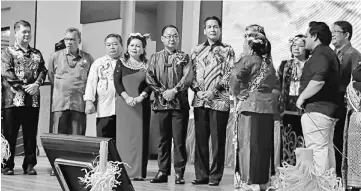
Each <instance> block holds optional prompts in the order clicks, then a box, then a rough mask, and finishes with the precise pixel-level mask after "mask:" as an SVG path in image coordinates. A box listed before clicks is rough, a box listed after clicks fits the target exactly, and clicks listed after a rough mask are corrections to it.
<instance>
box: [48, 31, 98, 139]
mask: <svg viewBox="0 0 361 191" xmlns="http://www.w3.org/2000/svg"><path fill="white" fill-rule="evenodd" d="M64 42H65V45H66V48H65V49H63V50H59V51H57V52H55V53H53V54H52V55H51V57H50V60H49V65H48V70H49V81H50V82H51V84H52V87H53V95H52V100H53V101H52V112H53V133H60V134H73V135H85V127H86V126H85V125H86V115H85V112H84V111H85V102H84V99H83V95H84V94H85V87H86V83H87V79H88V73H89V70H90V65H91V64H92V63H93V58H92V56H90V54H88V53H86V52H84V51H82V50H79V44H80V43H81V34H80V31H79V30H78V29H76V28H69V29H67V30H66V32H65V38H64Z"/></svg>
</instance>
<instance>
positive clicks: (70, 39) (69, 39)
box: [64, 38, 75, 42]
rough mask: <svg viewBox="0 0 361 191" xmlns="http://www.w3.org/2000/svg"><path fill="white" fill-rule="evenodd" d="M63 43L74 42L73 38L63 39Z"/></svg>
mask: <svg viewBox="0 0 361 191" xmlns="http://www.w3.org/2000/svg"><path fill="white" fill-rule="evenodd" d="M64 41H71V42H75V38H64Z"/></svg>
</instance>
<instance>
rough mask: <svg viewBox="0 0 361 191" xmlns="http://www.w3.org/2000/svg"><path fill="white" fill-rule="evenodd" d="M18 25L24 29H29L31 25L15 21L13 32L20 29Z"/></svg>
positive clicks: (26, 22) (22, 21)
mask: <svg viewBox="0 0 361 191" xmlns="http://www.w3.org/2000/svg"><path fill="white" fill-rule="evenodd" d="M20 25H22V26H24V27H29V28H31V25H30V23H29V22H28V21H24V20H20V21H17V22H16V23H15V24H14V31H16V30H17V29H19V28H20Z"/></svg>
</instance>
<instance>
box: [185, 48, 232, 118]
mask: <svg viewBox="0 0 361 191" xmlns="http://www.w3.org/2000/svg"><path fill="white" fill-rule="evenodd" d="M234 58H235V57H234V51H233V48H232V47H231V46H230V45H227V44H224V43H222V42H220V41H217V42H215V43H214V44H212V45H210V44H209V43H208V41H206V42H205V43H202V44H200V45H198V46H196V47H195V48H194V50H193V51H192V54H191V62H192V66H193V67H192V68H193V70H192V71H193V76H194V78H193V83H192V87H191V88H192V90H193V91H194V92H195V93H197V92H198V91H212V92H214V94H215V96H214V98H213V100H204V99H203V100H201V99H199V98H198V96H197V94H195V96H194V99H193V103H192V106H193V107H204V108H210V109H213V110H218V111H229V110H230V99H229V78H230V74H231V70H232V68H233V66H234Z"/></svg>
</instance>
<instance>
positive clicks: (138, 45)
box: [114, 33, 151, 181]
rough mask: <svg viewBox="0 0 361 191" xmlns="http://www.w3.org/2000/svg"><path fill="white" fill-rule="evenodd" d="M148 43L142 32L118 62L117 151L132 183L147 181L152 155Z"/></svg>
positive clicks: (134, 37)
mask: <svg viewBox="0 0 361 191" xmlns="http://www.w3.org/2000/svg"><path fill="white" fill-rule="evenodd" d="M146 44H147V41H146V37H144V36H143V35H142V34H140V33H136V34H131V36H130V37H129V38H128V40H127V52H126V53H125V56H124V59H122V60H121V61H120V62H118V63H117V65H116V67H115V71H114V85H115V89H116V91H117V93H118V94H119V96H118V97H117V100H116V116H117V131H116V133H117V136H116V137H117V148H118V151H119V154H120V156H121V157H122V160H123V162H125V163H127V164H128V165H129V166H130V167H131V168H128V167H126V170H127V173H128V175H129V177H131V178H133V180H136V181H137V180H138V181H141V180H144V178H146V174H147V164H148V153H149V148H148V144H149V122H150V103H149V95H150V93H151V89H150V88H149V87H148V86H147V84H146V82H145V73H146V70H147V64H146V63H147V60H146V57H145V51H144V50H145V47H146Z"/></svg>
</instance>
